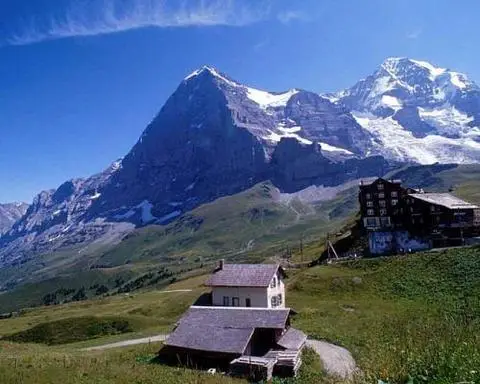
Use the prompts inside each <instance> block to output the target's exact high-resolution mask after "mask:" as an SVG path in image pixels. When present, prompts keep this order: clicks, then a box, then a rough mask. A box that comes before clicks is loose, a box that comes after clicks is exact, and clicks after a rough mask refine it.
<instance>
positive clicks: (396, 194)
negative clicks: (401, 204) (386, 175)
mask: <svg viewBox="0 0 480 384" xmlns="http://www.w3.org/2000/svg"><path fill="white" fill-rule="evenodd" d="M390 196H392V197H398V192H397V191H392V192H391V193H390Z"/></svg>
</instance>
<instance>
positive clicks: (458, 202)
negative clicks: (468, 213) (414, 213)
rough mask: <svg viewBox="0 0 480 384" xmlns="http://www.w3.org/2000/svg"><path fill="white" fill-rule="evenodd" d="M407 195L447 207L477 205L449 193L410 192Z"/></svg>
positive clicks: (475, 206)
mask: <svg viewBox="0 0 480 384" xmlns="http://www.w3.org/2000/svg"><path fill="white" fill-rule="evenodd" d="M409 196H411V197H413V198H415V199H419V200H423V201H426V202H427V203H430V204H435V205H441V206H442V207H446V208H449V209H475V208H478V206H477V205H474V204H471V203H469V202H467V201H465V200H462V199H459V198H458V197H456V196H453V195H451V194H450V193H412V194H410V195H409Z"/></svg>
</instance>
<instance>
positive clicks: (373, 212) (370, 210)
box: [367, 209, 375, 216]
mask: <svg viewBox="0 0 480 384" xmlns="http://www.w3.org/2000/svg"><path fill="white" fill-rule="evenodd" d="M367 215H368V216H373V215H375V211H374V210H373V209H367Z"/></svg>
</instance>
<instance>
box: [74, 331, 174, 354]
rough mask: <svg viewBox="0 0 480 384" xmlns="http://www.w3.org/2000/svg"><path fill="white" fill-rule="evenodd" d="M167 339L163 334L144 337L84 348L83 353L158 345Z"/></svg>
mask: <svg viewBox="0 0 480 384" xmlns="http://www.w3.org/2000/svg"><path fill="white" fill-rule="evenodd" d="M167 337H168V335H164V334H162V335H157V336H151V337H143V338H141V339H132V340H124V341H119V342H116V343H110V344H104V345H98V346H96V347H89V348H83V349H82V351H103V350H105V349H112V348H120V347H128V346H131V345H137V344H150V343H158V342H160V341H165V340H166V339H167Z"/></svg>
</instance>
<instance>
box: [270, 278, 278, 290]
mask: <svg viewBox="0 0 480 384" xmlns="http://www.w3.org/2000/svg"><path fill="white" fill-rule="evenodd" d="M276 286H277V278H276V277H273V279H272V283H271V284H270V288H275V287H276Z"/></svg>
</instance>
